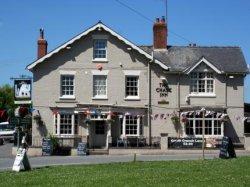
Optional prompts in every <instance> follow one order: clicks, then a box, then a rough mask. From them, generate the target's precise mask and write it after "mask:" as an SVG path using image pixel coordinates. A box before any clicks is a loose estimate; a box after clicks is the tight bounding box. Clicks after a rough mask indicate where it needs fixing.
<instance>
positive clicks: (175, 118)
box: [171, 115, 180, 125]
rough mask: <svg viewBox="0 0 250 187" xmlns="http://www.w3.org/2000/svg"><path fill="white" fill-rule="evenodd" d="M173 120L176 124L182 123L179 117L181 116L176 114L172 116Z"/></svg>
mask: <svg viewBox="0 0 250 187" xmlns="http://www.w3.org/2000/svg"><path fill="white" fill-rule="evenodd" d="M171 121H172V122H173V124H174V125H176V124H179V123H180V118H179V116H177V115H174V116H172V117H171Z"/></svg>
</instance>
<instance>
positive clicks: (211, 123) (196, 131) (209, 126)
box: [185, 116, 223, 136]
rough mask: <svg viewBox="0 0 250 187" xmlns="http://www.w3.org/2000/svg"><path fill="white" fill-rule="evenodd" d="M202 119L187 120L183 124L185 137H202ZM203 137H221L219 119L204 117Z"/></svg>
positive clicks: (221, 124) (221, 126)
mask: <svg viewBox="0 0 250 187" xmlns="http://www.w3.org/2000/svg"><path fill="white" fill-rule="evenodd" d="M202 121H203V119H202V117H199V116H197V117H191V118H187V123H186V124H185V132H186V135H187V136H201V135H202ZM204 130H205V131H204V134H205V136H206V135H207V136H223V123H222V122H221V120H220V119H219V118H215V117H211V116H209V117H205V128H204Z"/></svg>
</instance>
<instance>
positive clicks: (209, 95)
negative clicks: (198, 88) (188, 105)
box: [188, 93, 216, 97]
mask: <svg viewBox="0 0 250 187" xmlns="http://www.w3.org/2000/svg"><path fill="white" fill-rule="evenodd" d="M188 96H189V97H216V94H209V93H204V94H201V93H197V94H195V93H191V94H189V95H188Z"/></svg>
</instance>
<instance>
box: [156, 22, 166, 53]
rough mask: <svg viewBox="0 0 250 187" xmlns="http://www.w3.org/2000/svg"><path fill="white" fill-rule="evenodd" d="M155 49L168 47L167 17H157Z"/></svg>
mask: <svg viewBox="0 0 250 187" xmlns="http://www.w3.org/2000/svg"><path fill="white" fill-rule="evenodd" d="M153 32H154V49H167V25H166V22H165V18H164V17H162V18H161V20H160V18H156V21H155V23H154V26H153Z"/></svg>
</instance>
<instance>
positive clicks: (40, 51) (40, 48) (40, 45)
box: [37, 29, 48, 59]
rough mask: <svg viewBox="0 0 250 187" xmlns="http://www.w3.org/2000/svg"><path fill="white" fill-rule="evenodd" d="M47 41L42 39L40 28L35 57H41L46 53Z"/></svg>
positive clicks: (42, 31) (42, 32) (42, 33)
mask: <svg viewBox="0 0 250 187" xmlns="http://www.w3.org/2000/svg"><path fill="white" fill-rule="evenodd" d="M47 46H48V43H47V41H46V40H45V39H44V30H43V29H40V37H39V39H38V40H37V59H39V58H42V57H43V56H45V55H46V54H47Z"/></svg>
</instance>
